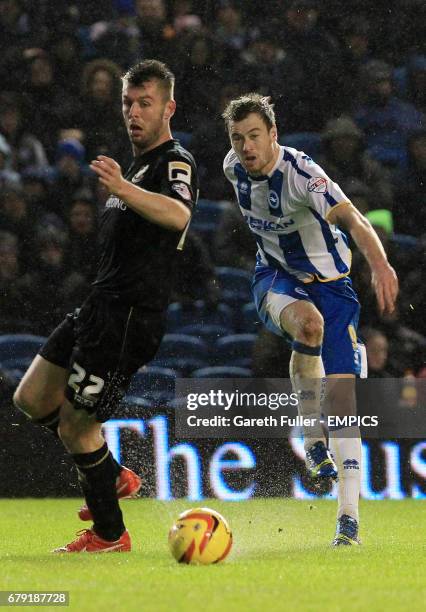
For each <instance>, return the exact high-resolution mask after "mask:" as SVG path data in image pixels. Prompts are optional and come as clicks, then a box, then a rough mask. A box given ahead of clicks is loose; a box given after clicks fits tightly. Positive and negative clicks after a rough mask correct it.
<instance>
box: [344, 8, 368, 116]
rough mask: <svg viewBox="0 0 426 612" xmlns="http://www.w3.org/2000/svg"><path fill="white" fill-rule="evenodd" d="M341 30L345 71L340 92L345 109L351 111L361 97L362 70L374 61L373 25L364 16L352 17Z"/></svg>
mask: <svg viewBox="0 0 426 612" xmlns="http://www.w3.org/2000/svg"><path fill="white" fill-rule="evenodd" d="M341 28H342V45H343V49H342V60H343V64H344V67H345V69H344V71H343V74H342V80H341V81H340V83H339V91H340V95H341V96H343V99H344V102H343V107H344V109H345V110H347V111H350V109H351V108H352V107H353V106H354V102H355V101H356V100H358V99H359V96H360V90H359V86H358V82H359V76H360V70H361V68H362V66H364V64H366V63H367V62H368V61H369V60H370V59H372V54H371V48H370V36H371V25H370V22H369V20H368V19H366V18H365V17H363V16H362V15H351V16H350V17H347V18H346V19H345V20H344V21H343V23H342V26H341Z"/></svg>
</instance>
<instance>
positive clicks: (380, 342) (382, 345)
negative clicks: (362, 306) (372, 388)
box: [359, 327, 391, 378]
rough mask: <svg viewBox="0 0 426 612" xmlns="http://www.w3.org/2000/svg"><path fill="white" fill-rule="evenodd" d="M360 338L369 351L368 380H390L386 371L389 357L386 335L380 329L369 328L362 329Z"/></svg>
mask: <svg viewBox="0 0 426 612" xmlns="http://www.w3.org/2000/svg"><path fill="white" fill-rule="evenodd" d="M359 335H360V337H361V338H362V339H363V340H364V344H365V348H366V351H367V363H368V378H389V377H390V376H391V374H390V373H389V372H388V371H387V370H386V364H387V360H388V355H389V342H388V339H387V338H386V336H385V334H383V333H382V332H381V331H379V330H378V329H374V328H372V327H367V328H364V329H361V330H360V332H359Z"/></svg>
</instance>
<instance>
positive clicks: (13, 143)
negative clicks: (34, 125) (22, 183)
mask: <svg viewBox="0 0 426 612" xmlns="http://www.w3.org/2000/svg"><path fill="white" fill-rule="evenodd" d="M0 132H1V133H2V134H3V136H4V137H5V138H6V140H7V142H8V144H9V146H10V147H11V165H12V167H13V169H14V170H17V171H18V172H22V171H23V170H25V169H26V168H31V169H34V170H43V169H46V168H47V167H48V165H49V164H48V161H47V157H46V153H45V150H44V147H43V145H42V144H41V142H40V141H39V140H38V139H37V138H36V137H35V136H33V135H32V134H30V133H29V132H28V131H27V129H26V126H25V123H24V115H23V110H22V108H21V98H20V97H19V96H18V94H14V93H4V94H2V96H1V99H0Z"/></svg>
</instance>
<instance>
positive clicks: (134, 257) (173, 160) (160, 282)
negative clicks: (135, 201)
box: [93, 140, 198, 311]
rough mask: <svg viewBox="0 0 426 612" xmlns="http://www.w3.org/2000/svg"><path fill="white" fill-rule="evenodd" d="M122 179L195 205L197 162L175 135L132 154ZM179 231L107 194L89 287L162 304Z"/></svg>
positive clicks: (130, 301) (176, 254)
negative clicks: (149, 148)
mask: <svg viewBox="0 0 426 612" xmlns="http://www.w3.org/2000/svg"><path fill="white" fill-rule="evenodd" d="M125 178H126V179H127V180H128V181H131V182H132V183H134V184H135V185H138V186H140V187H142V188H143V189H146V190H148V191H152V192H155V193H160V194H163V195H165V196H170V197H172V198H174V199H176V200H180V201H181V202H183V203H184V204H185V205H186V206H187V207H188V208H189V209H190V210H192V209H193V207H194V206H195V203H196V199H197V191H198V179H197V169H196V165H195V161H194V158H193V157H192V155H191V154H190V153H188V151H186V150H185V149H184V148H183V147H181V145H180V144H179V142H178V141H177V140H168V141H167V142H164V143H163V144H161V145H160V146H158V147H156V148H155V149H152V150H150V151H147V152H146V153H144V154H143V155H140V156H138V157H135V159H134V160H133V163H132V165H131V166H130V168H129V170H128V171H127V173H126V174H125ZM182 235H183V232H182V231H175V230H169V229H166V228H164V227H161V226H160V225H157V224H155V223H152V222H151V221H148V220H147V219H145V218H144V217H142V216H141V215H139V214H138V213H136V212H134V211H133V210H131V209H130V208H129V207H128V206H127V205H126V203H125V202H123V201H122V200H120V198H118V197H117V196H114V195H112V196H110V197H109V199H108V200H107V202H106V204H105V208H104V210H103V212H102V215H101V220H100V227H99V246H100V251H99V252H100V259H99V265H98V273H97V277H96V280H95V282H94V283H93V286H94V287H95V288H96V289H97V290H98V291H100V292H102V293H107V294H110V295H111V294H112V295H116V296H117V298H118V299H120V300H121V301H123V302H126V303H128V304H132V305H137V306H140V307H143V308H146V309H148V310H156V311H158V310H163V309H165V308H166V307H167V304H168V300H169V294H170V290H171V287H172V284H173V278H174V271H175V267H176V261H177V259H178V257H179V251H178V250H177V248H178V245H179V242H180V241H181V238H182Z"/></svg>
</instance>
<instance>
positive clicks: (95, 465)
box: [14, 60, 198, 553]
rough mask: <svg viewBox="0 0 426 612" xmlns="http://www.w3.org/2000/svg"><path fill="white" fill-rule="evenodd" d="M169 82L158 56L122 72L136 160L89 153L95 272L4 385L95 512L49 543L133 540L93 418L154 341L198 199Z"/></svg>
mask: <svg viewBox="0 0 426 612" xmlns="http://www.w3.org/2000/svg"><path fill="white" fill-rule="evenodd" d="M173 86H174V76H173V74H172V73H171V72H170V70H169V69H168V67H167V66H166V65H165V64H163V63H161V62H159V61H156V60H145V61H143V62H141V63H139V64H137V65H135V66H133V67H132V68H130V70H129V71H128V72H127V73H126V74H125V75H124V77H123V91H122V109H123V117H124V121H125V124H126V128H127V131H128V134H129V138H130V141H131V144H132V148H133V154H134V160H133V163H132V165H131V166H130V168H129V170H128V172H127V173H126V174H125V175H124V177H123V175H122V172H121V168H120V166H119V164H118V163H117V162H115V161H114V160H113V159H111V158H109V157H106V156H104V155H99V156H98V158H97V159H96V160H94V161H93V162H92V163H91V168H92V170H93V171H94V172H95V173H96V174H97V175H98V177H99V181H100V182H101V183H102V184H103V185H104V186H105V187H106V188H107V190H108V191H109V193H110V197H109V199H108V200H107V202H106V204H105V209H104V210H103V212H102V217H101V222H100V228H99V239H100V259H99V264H98V272H97V276H96V280H95V282H94V283H93V285H92V290H91V292H90V295H88V297H87V299H86V300H85V302H84V303H83V305H82V307H81V308H79V309H77V310H76V311H75V312H74V313H72V314H69V315H67V317H66V318H65V320H64V321H63V322H62V323H61V324H60V325H59V327H57V329H56V330H55V331H54V332H53V333H52V334H51V336H50V337H49V338H48V340H47V342H46V344H45V345H44V346H43V347H42V348H41V350H40V353H39V354H38V355H37V356H36V357H35V359H34V361H33V363H32V364H31V366H30V367H29V369H28V371H27V372H26V374H25V376H24V377H23V379H22V381H21V383H20V384H19V386H18V388H17V390H16V391H15V394H14V402H15V405H16V406H17V407H18V408H20V409H21V410H22V411H23V412H25V413H26V414H27V415H28V416H29V417H30V418H31V419H32V420H33V422H34V423H38V424H40V425H43V426H45V427H48V428H49V429H50V430H52V431H53V432H54V433H55V434H57V435H59V438H60V439H61V440H62V442H63V444H64V446H65V448H66V449H67V451H68V452H69V453H70V454H71V456H72V458H73V460H74V462H75V465H76V467H77V471H78V475H79V480H80V483H81V487H82V489H83V493H84V496H85V498H86V503H87V506H83V508H81V509H80V512H79V516H80V518H81V519H82V520H91V519H92V520H93V527H92V528H91V529H86V530H83V531H82V532H79V533H78V534H77V535H78V538H77V539H76V540H74V541H73V542H71V543H70V544H68V545H66V546H63V547H60V548H57V549H55V551H54V552H64V553H66V552H83V551H86V552H110V551H117V552H127V551H130V550H131V541H130V536H129V533H128V532H127V531H126V528H125V526H124V523H123V517H122V513H121V510H120V507H119V503H118V498H119V497H120V498H121V497H127V496H132V495H134V494H136V493H137V491H138V490H139V488H140V485H141V483H140V479H139V477H138V476H137V475H136V474H135V473H134V472H132V471H131V470H128V469H127V468H124V467H123V466H121V465H119V464H118V463H117V462H116V461H115V460H114V458H113V457H112V455H111V453H110V451H109V450H108V446H107V444H106V442H105V439H104V437H103V436H102V431H101V423H102V422H104V421H106V420H108V419H109V418H110V417H111V416H112V415H113V413H114V411H115V409H116V407H117V404H118V402H119V400H120V398H121V397H122V396H123V394H124V393H125V391H126V389H127V387H128V384H129V381H130V378H131V376H132V374H133V373H135V372H136V371H137V370H138V369H139V368H140V367H141V366H143V365H144V364H146V363H148V362H149V361H150V360H151V359H152V358H153V357H154V355H155V353H156V351H157V349H158V347H159V345H160V342H161V339H162V336H163V334H164V325H165V312H166V309H167V305H168V300H169V292H170V289H171V286H172V281H173V277H174V269H175V264H176V258H177V250H179V249H181V248H182V244H183V241H184V237H185V231H186V228H187V227H188V223H189V220H190V216H191V211H192V208H193V206H194V205H195V202H196V198H197V189H198V184H197V171H196V166H195V162H194V159H193V157H192V156H191V155H190V153H188V152H187V151H186V150H185V149H183V148H182V147H181V146H180V144H179V142H178V141H176V140H173V138H172V135H171V131H170V119H171V118H172V116H173V114H174V112H175V108H176V102H175V100H174V98H173ZM99 121H102V117H99ZM94 129H96V126H94Z"/></svg>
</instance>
